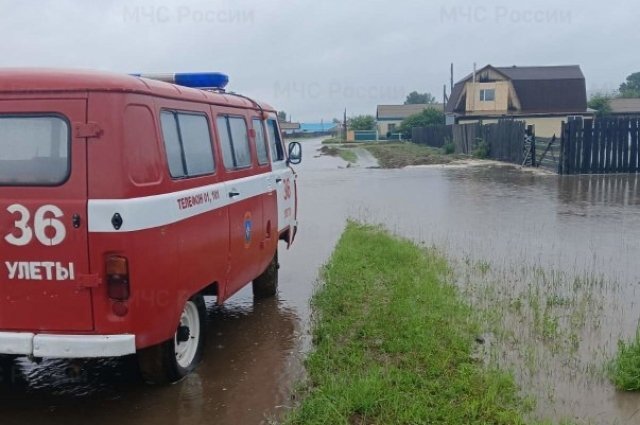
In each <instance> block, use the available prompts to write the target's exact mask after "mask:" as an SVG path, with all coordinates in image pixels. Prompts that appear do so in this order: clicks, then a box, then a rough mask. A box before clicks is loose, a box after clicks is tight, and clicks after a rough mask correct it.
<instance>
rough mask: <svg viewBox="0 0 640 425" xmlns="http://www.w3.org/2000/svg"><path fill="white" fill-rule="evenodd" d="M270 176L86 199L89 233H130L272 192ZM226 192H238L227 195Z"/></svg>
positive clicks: (175, 221)
mask: <svg viewBox="0 0 640 425" xmlns="http://www.w3.org/2000/svg"><path fill="white" fill-rule="evenodd" d="M272 179H273V177H272V175H271V173H268V174H260V175H257V176H250V177H245V178H242V179H237V180H231V181H228V182H222V183H216V184H212V185H207V186H200V187H197V188H193V189H188V190H181V191H179V192H171V193H163V194H161V195H153V196H145V197H141V198H128V199H90V200H89V202H88V222H89V232H92V233H122V232H134V231H138V230H145V229H153V228H155V227H161V226H166V225H168V224H172V223H177V222H179V221H182V220H186V219H188V218H190V217H195V216H197V215H200V214H204V213H207V212H210V211H214V210H216V209H218V208H223V207H225V206H228V205H231V204H233V203H236V202H239V201H242V200H245V199H248V198H253V197H254V196H259V195H263V194H266V193H269V192H272V191H274V190H275V189H274V187H273V183H272V181H273V180H272ZM230 192H236V193H239V194H240V195H239V196H236V197H233V198H231V197H229V193H230ZM274 196H275V195H274ZM116 213H117V214H119V215H120V217H122V226H121V227H120V229H118V230H116V229H115V228H114V226H113V224H112V223H111V220H112V218H113V216H114V215H115V214H116Z"/></svg>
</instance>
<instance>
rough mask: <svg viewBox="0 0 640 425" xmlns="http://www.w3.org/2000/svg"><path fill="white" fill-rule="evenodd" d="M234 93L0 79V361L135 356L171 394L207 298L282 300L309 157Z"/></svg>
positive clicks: (187, 367)
mask: <svg viewBox="0 0 640 425" xmlns="http://www.w3.org/2000/svg"><path fill="white" fill-rule="evenodd" d="M146 77H148V78H146ZM161 80H162V81H161ZM227 82H228V77H227V76H225V75H224V74H219V73H203V74H172V75H149V76H133V75H119V74H110V73H102V72H87V71H65V70H37V69H36V70H34V69H6V70H0V356H4V357H5V358H7V356H25V355H26V356H31V357H34V358H95V357H118V356H126V355H131V354H136V353H137V355H138V359H139V363H140V370H141V371H142V374H143V376H144V377H145V379H146V380H148V381H150V382H156V383H162V382H173V381H177V380H179V379H181V378H182V377H184V376H185V375H187V374H188V373H189V372H190V371H192V370H193V369H194V368H195V367H196V365H197V363H198V361H199V360H200V359H201V357H202V354H203V348H204V346H203V344H204V336H203V330H204V327H205V324H206V321H205V314H206V310H205V303H204V297H205V296H215V297H216V302H217V303H218V304H222V303H223V302H224V301H225V300H227V299H228V298H229V297H230V296H232V295H233V294H235V293H236V292H238V291H239V290H240V289H241V288H243V287H244V286H245V285H247V284H248V283H250V282H252V283H253V291H254V296H255V297H257V298H261V297H269V296H273V295H274V294H275V293H276V289H277V283H278V241H284V242H285V243H286V245H287V247H288V246H289V245H290V244H291V243H292V242H293V240H294V237H295V235H296V230H297V216H296V214H297V209H296V199H297V186H296V174H295V173H294V172H293V170H292V168H291V167H290V165H291V164H297V163H299V162H300V160H301V156H302V151H301V147H300V144H299V143H296V142H292V143H290V144H289V145H288V149H286V148H285V144H284V143H283V139H282V137H281V133H280V130H279V127H278V120H277V116H276V111H275V110H274V109H273V108H272V107H271V106H269V105H267V104H264V103H260V102H257V101H254V100H252V99H250V98H248V97H246V96H242V95H238V94H234V93H228V92H225V90H224V88H225V86H226V84H227Z"/></svg>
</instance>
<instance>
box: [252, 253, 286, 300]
mask: <svg viewBox="0 0 640 425" xmlns="http://www.w3.org/2000/svg"><path fill="white" fill-rule="evenodd" d="M279 268H280V264H278V251H276V253H275V255H274V256H273V259H272V260H271V262H270V263H269V265H268V266H267V269H266V270H265V271H264V272H262V274H261V275H260V276H258V277H256V278H255V279H254V280H253V297H254V298H255V299H258V300H260V299H264V298H271V297H273V296H274V295H276V293H277V292H278V269H279Z"/></svg>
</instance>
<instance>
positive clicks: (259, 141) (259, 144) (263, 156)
mask: <svg viewBox="0 0 640 425" xmlns="http://www.w3.org/2000/svg"><path fill="white" fill-rule="evenodd" d="M252 124H253V130H254V131H255V132H256V139H255V142H256V153H257V154H258V163H259V164H260V165H264V164H267V163H268V162H269V154H267V140H266V137H265V135H264V126H263V125H262V120H260V119H257V118H254V119H253V120H252Z"/></svg>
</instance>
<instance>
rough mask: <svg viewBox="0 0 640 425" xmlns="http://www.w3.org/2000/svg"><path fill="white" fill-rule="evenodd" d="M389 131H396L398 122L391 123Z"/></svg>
mask: <svg viewBox="0 0 640 425" xmlns="http://www.w3.org/2000/svg"><path fill="white" fill-rule="evenodd" d="M389 131H396V124H395V123H393V124H389Z"/></svg>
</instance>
